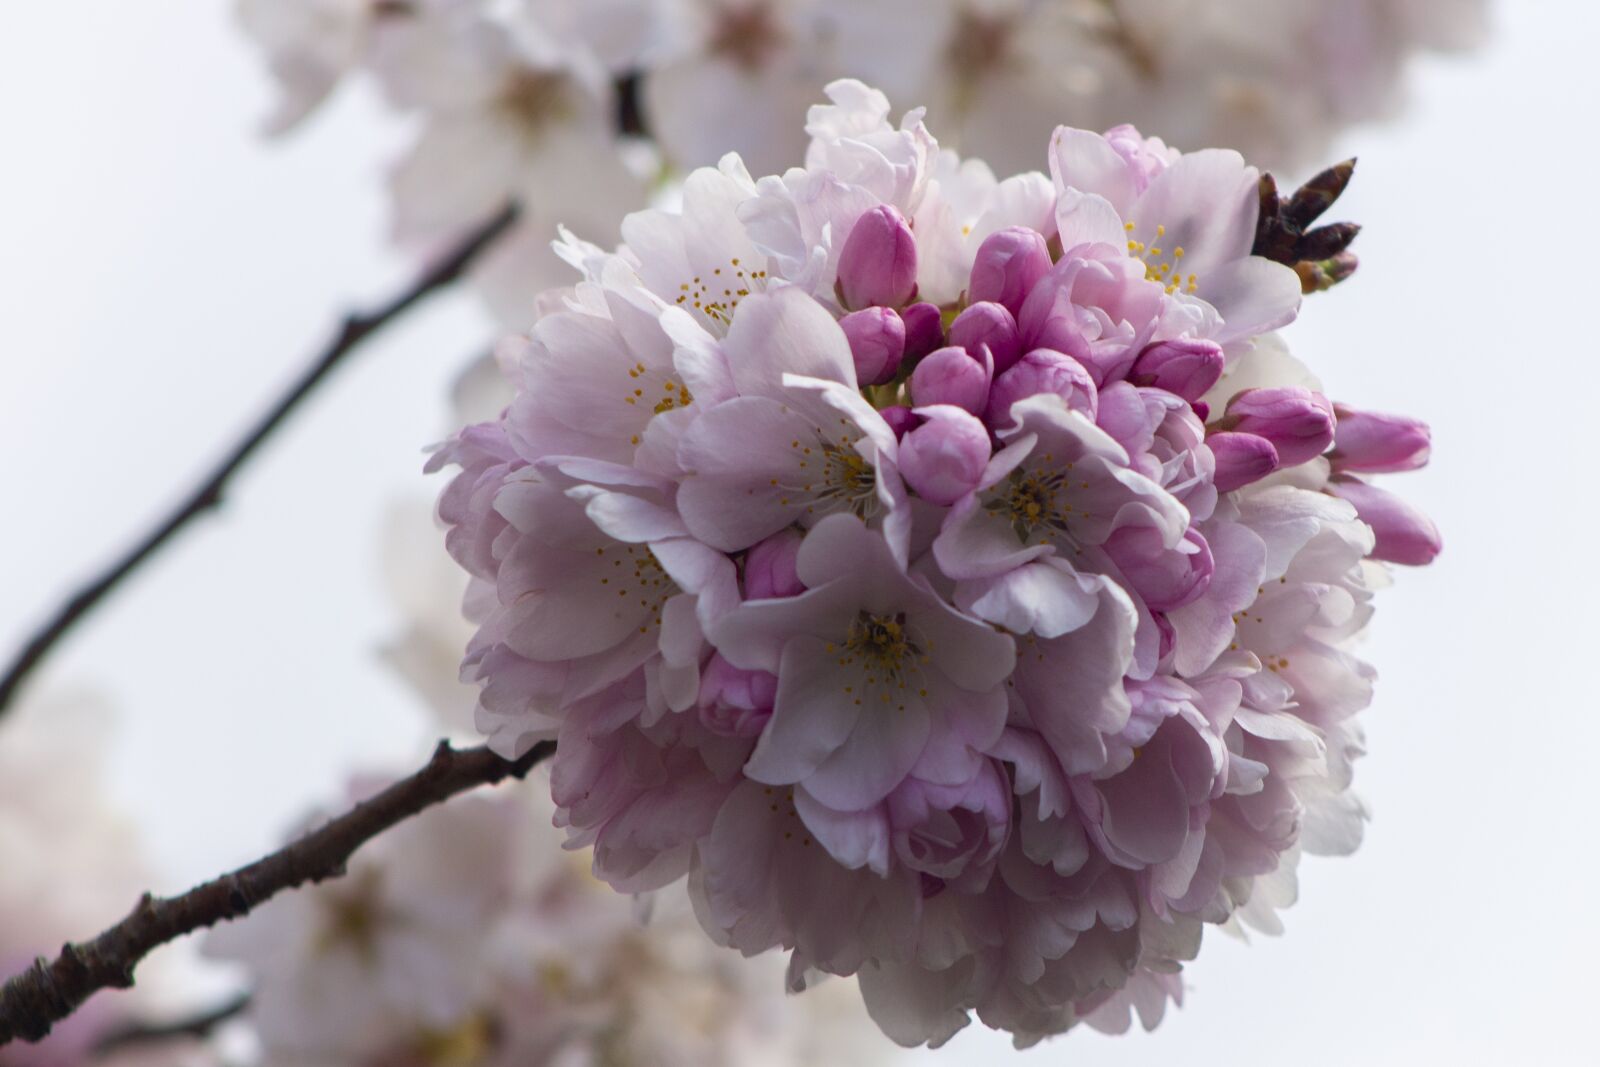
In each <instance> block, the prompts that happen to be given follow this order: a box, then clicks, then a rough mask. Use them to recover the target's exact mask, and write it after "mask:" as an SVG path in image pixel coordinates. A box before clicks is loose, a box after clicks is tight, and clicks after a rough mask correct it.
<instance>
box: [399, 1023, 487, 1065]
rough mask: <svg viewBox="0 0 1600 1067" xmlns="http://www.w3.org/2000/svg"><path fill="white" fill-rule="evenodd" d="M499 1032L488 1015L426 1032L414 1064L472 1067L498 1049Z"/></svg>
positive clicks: (416, 1053)
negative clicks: (451, 1026)
mask: <svg viewBox="0 0 1600 1067" xmlns="http://www.w3.org/2000/svg"><path fill="white" fill-rule="evenodd" d="M499 1029H500V1028H499V1025H498V1024H497V1022H496V1021H495V1020H494V1019H493V1018H492V1017H490V1016H489V1015H474V1016H471V1017H470V1018H468V1019H466V1020H465V1021H464V1022H462V1023H461V1024H460V1025H459V1026H456V1027H454V1028H452V1029H449V1030H423V1031H422V1033H421V1034H420V1035H419V1036H418V1038H417V1043H416V1048H415V1055H416V1061H415V1062H416V1063H417V1064H418V1065H419V1067H423V1065H425V1067H470V1065H472V1064H475V1063H482V1062H483V1061H484V1060H486V1059H488V1058H489V1057H490V1055H492V1054H493V1053H494V1051H495V1049H496V1048H497V1047H498V1046H499V1044H500V1040H501V1038H500V1033H499ZM401 1062H402V1063H407V1062H410V1061H406V1060H402V1061H401Z"/></svg>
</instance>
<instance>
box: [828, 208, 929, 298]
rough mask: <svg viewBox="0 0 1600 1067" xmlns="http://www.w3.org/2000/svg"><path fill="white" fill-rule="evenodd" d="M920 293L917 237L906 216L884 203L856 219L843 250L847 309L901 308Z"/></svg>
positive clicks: (841, 276) (841, 264) (841, 267)
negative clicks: (918, 289)
mask: <svg viewBox="0 0 1600 1067" xmlns="http://www.w3.org/2000/svg"><path fill="white" fill-rule="evenodd" d="M916 292H917V239H916V237H915V236H913V235H912V233H911V227H910V226H908V225H907V224H906V220H905V216H903V215H901V214H900V212H898V211H896V210H895V209H894V208H892V207H890V206H889V205H888V204H880V205H879V206H877V207H875V208H873V209H872V210H871V211H869V212H867V213H866V214H865V215H862V216H861V217H860V218H859V219H857V220H856V224H855V226H854V227H853V228H852V229H851V230H850V236H849V238H848V239H846V241H845V243H844V249H843V250H842V251H841V252H840V253H839V280H838V295H839V300H840V302H841V303H843V304H844V306H845V307H847V308H865V307H872V306H874V305H881V306H884V307H900V306H901V305H903V304H905V303H907V302H908V301H910V300H911V298H912V297H913V296H915V295H916Z"/></svg>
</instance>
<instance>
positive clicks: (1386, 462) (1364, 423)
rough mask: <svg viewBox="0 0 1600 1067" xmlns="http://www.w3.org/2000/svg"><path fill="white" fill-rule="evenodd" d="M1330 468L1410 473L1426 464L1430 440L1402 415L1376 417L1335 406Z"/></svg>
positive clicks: (1418, 424)
mask: <svg viewBox="0 0 1600 1067" xmlns="http://www.w3.org/2000/svg"><path fill="white" fill-rule="evenodd" d="M1333 410H1334V413H1335V414H1336V415H1337V416H1338V418H1339V425H1338V427H1337V429H1336V430H1335V431H1334V438H1333V454H1332V455H1331V456H1330V457H1329V458H1330V459H1331V460H1332V461H1333V469H1334V470H1340V471H1361V472H1364V473H1369V474H1384V473H1390V472H1395V471H1414V470H1416V469H1418V468H1419V467H1422V466H1423V465H1425V464H1426V463H1427V462H1428V454H1429V452H1430V451H1431V450H1432V448H1433V438H1432V436H1431V435H1430V434H1429V433H1428V427H1427V425H1426V424H1424V423H1421V422H1418V421H1417V420H1416V419H1412V418H1407V417H1406V416H1404V415H1379V414H1377V413H1376V412H1371V411H1360V410H1357V409H1355V408H1347V407H1345V406H1343V405H1335V406H1334V409H1333Z"/></svg>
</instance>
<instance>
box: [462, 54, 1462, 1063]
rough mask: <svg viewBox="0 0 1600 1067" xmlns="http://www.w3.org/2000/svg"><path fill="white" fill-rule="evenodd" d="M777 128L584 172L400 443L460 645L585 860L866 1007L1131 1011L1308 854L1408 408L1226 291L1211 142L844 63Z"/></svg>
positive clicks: (1019, 1020) (1338, 781) (936, 1013)
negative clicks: (440, 565)
mask: <svg viewBox="0 0 1600 1067" xmlns="http://www.w3.org/2000/svg"><path fill="white" fill-rule="evenodd" d="M829 96H830V97H831V99H832V102H831V103H830V104H827V105H821V106H817V107H814V108H813V109H812V110H811V112H810V116H809V122H808V124H807V127H806V129H807V131H808V133H809V134H810V136H811V142H810V145H809V148H808V149H807V152H806V156H805V159H806V166H805V167H804V168H798V169H791V170H789V171H787V172H785V173H783V174H782V175H781V176H772V177H763V178H760V179H759V180H757V179H755V178H753V177H752V176H751V175H750V174H749V172H748V171H747V170H746V168H745V166H744V164H743V163H742V162H741V161H740V159H739V158H738V157H737V156H729V157H727V158H725V159H724V160H723V161H722V162H721V164H720V165H719V166H718V167H717V168H715V169H710V168H707V169H702V170H698V171H696V172H694V173H692V174H690V175H689V176H688V178H687V179H686V181H685V183H684V189H683V198H682V210H681V212H667V211H662V210H652V211H645V212H641V213H638V214H634V215H631V216H629V217H628V219H627V220H626V221H625V222H624V224H623V227H622V230H623V235H624V238H625V242H626V243H625V244H624V245H623V246H622V247H621V249H620V250H618V251H617V252H615V253H610V252H606V251H603V250H602V249H600V248H598V247H596V246H594V245H590V244H586V243H584V242H582V241H579V240H578V239H576V238H574V237H570V236H568V237H567V238H566V239H565V240H564V242H563V244H562V246H561V252H562V254H563V255H564V256H565V257H567V258H568V259H569V260H570V261H571V262H572V263H573V264H574V266H576V267H578V268H579V269H580V270H581V271H582V280H581V281H580V282H579V283H578V284H577V285H576V287H575V288H573V289H570V290H567V291H564V292H562V293H555V294H549V295H547V297H546V298H545V300H544V302H543V306H544V308H545V313H544V314H543V315H542V317H540V318H539V320H538V321H537V323H536V324H535V325H534V327H533V329H532V331H531V333H530V334H529V335H528V336H527V337H526V338H524V339H521V340H516V339H514V340H513V341H511V342H508V343H507V344H505V345H503V346H502V348H501V350H500V353H499V354H500V358H501V362H502V364H503V366H504V368H505V370H506V373H507V375H508V377H509V378H510V379H511V381H512V383H513V384H514V385H515V387H516V396H515V399H514V400H513V401H512V403H511V404H510V406H509V407H508V408H507V409H506V411H505V412H504V414H503V415H502V416H501V417H500V418H498V419H494V420H492V421H489V422H485V423H481V424H478V425H474V426H471V427H469V428H467V429H466V430H464V431H463V432H462V433H461V434H460V435H459V436H458V437H457V438H455V439H454V440H452V441H451V442H449V443H448V444H446V445H445V446H444V447H442V448H441V450H440V451H439V453H438V454H437V456H436V458H435V464H436V465H438V466H443V465H446V464H452V465H455V466H457V467H459V468H460V470H459V472H458V473H457V474H456V475H455V477H454V479H453V480H452V481H451V483H450V484H449V486H448V487H447V489H446V490H445V492H444V495H443V497H442V499H441V502H440V508H439V511H440V515H441V517H442V518H443V519H444V521H445V522H446V524H447V526H448V544H449V547H450V550H451V552H452V554H453V555H454V556H455V558H456V559H457V560H458V561H459V562H460V563H461V564H462V565H463V566H464V567H465V568H466V570H467V571H468V572H469V573H470V574H471V575H472V577H473V581H472V584H471V587H470V588H469V591H468V593H467V595H466V598H465V602H466V607H467V610H468V613H469V615H471V617H472V618H473V620H474V621H475V622H476V623H477V624H478V631H477V633H476V635H475V636H474V638H473V640H472V642H471V644H470V646H469V648H468V653H467V658H466V661H465V664H464V667H463V676H464V677H465V678H467V679H469V680H473V681H476V682H477V683H479V684H480V685H481V687H482V692H481V699H480V706H479V710H478V725H479V728H480V729H481V730H482V731H483V732H484V733H485V734H487V735H489V737H490V741H491V744H492V745H494V746H495V747H496V748H497V749H499V750H501V751H502V752H504V753H506V754H508V755H510V754H516V753H520V752H523V751H525V750H526V749H527V747H528V746H529V745H531V744H532V743H533V742H534V741H536V740H538V739H541V738H558V739H559V747H558V750H557V754H556V756H555V761H554V765H553V775H552V785H553V791H554V797H555V801H556V803H557V805H558V807H559V810H558V821H559V822H560V823H561V824H562V825H564V826H565V827H566V828H567V830H568V833H569V835H570V842H571V843H572V844H573V845H574V846H592V847H593V849H594V870H595V873H596V874H597V875H598V876H599V877H601V878H603V879H604V880H606V881H607V882H609V883H610V884H611V885H612V886H614V887H615V888H617V889H619V890H622V891H625V892H633V893H641V892H648V891H651V890H656V889H660V888H662V887H664V886H668V885H672V884H674V883H677V882H679V881H680V880H684V879H686V880H687V884H688V887H689V892H690V894H691V896H692V897H693V899H694V901H695V911H696V915H697V917H698V918H699V920H700V922H701V923H702V925H703V926H704V927H705V929H706V931H707V932H708V933H709V934H710V935H711V937H712V938H713V939H714V940H716V941H718V942H719V943H722V944H726V945H729V946H731V947H733V948H736V949H738V950H740V951H741V952H743V953H745V954H747V955H755V954H759V953H762V952H766V951H768V950H773V949H784V950H789V951H790V968H789V975H788V982H789V985H790V987H791V988H793V989H797V990H798V989H802V988H805V987H806V986H808V985H810V984H811V983H812V981H813V979H814V977H815V976H816V975H817V974H818V973H831V974H838V975H858V976H859V979H860V985H861V990H862V994H863V996H864V999H865V1002H866V1004H867V1007H868V1009H869V1010H870V1011H871V1013H872V1015H873V1017H874V1019H875V1020H876V1021H877V1022H878V1024H879V1025H880V1026H881V1027H882V1029H883V1030H884V1031H885V1032H886V1033H887V1034H889V1035H890V1036H891V1037H893V1038H894V1039H895V1040H897V1041H899V1042H902V1043H905V1044H918V1043H924V1042H926V1043H931V1044H938V1043H940V1042H942V1041H944V1040H946V1039H948V1038H949V1037H950V1035H952V1034H953V1033H954V1032H956V1031H957V1030H958V1029H960V1028H961V1027H962V1026H963V1025H965V1024H966V1023H967V1022H968V1021H969V1020H970V1018H971V1015H972V1014H973V1013H976V1014H977V1016H978V1017H979V1018H981V1019H982V1020H983V1021H984V1022H985V1023H986V1024H988V1025H990V1026H992V1027H996V1028H1001V1029H1004V1030H1008V1031H1010V1032H1012V1033H1013V1034H1014V1035H1015V1036H1016V1039H1017V1041H1018V1042H1019V1043H1028V1042H1031V1041H1034V1040H1037V1039H1038V1038H1039V1037H1041V1036H1044V1035H1048V1034H1053V1033H1058V1032H1060V1031H1063V1030H1065V1029H1067V1028H1069V1027H1070V1026H1072V1025H1073V1024H1074V1023H1076V1022H1077V1021H1079V1020H1087V1021H1088V1022H1089V1023H1091V1024H1092V1025H1095V1026H1099V1027H1103V1028H1108V1029H1120V1028H1123V1027H1126V1026H1127V1025H1128V1024H1129V1021H1130V1018H1131V1014H1132V1013H1134V1012H1137V1014H1138V1015H1139V1016H1140V1018H1141V1019H1142V1021H1143V1022H1144V1023H1145V1025H1147V1026H1149V1025H1154V1023H1155V1022H1156V1021H1157V1020H1159V1018H1160V1017H1161V1014H1162V1012H1163V1010H1164V1007H1165V1005H1166V1003H1167V1001H1168V1000H1169V999H1175V998H1177V997H1179V996H1180V995H1181V990H1182V985H1181V979H1180V971H1181V967H1182V964H1183V962H1184V961H1186V960H1189V959H1191V958H1193V956H1194V954H1195V953H1196V952H1197V951H1198V949H1199V944H1200V937H1201V930H1202V927H1203V925H1204V924H1223V925H1228V924H1233V923H1236V922H1238V921H1243V922H1247V923H1250V924H1252V925H1255V926H1257V927H1260V928H1265V929H1273V928H1274V927H1275V925H1276V919H1275V917H1274V909H1275V908H1276V907H1278V906H1281V905H1283V904H1285V903H1287V902H1289V901H1290V900H1292V898H1293V895H1294V868H1295V863H1296V860H1297V857H1298V856H1299V854H1300V852H1301V851H1302V850H1304V851H1311V852H1322V853H1343V852H1348V851H1349V850H1351V849H1353V848H1354V847H1355V846H1356V844H1357V842H1358V841H1359V839H1360V836H1361V829H1362V822H1363V818H1364V812H1363V809H1362V806H1361V804H1360V802H1359V801H1358V800H1357V799H1356V798H1355V797H1354V796H1353V795H1352V794H1351V793H1350V792H1349V786H1350V779H1351V764H1352V760H1353V759H1354V758H1355V757H1356V756H1357V755H1359V754H1360V752H1361V745H1362V742H1361V734H1360V731H1359V729H1358V727H1357V726H1356V724H1355V722H1354V716H1355V714H1356V713H1357V712H1358V711H1360V710H1361V709H1362V708H1363V707H1365V706H1366V704H1367V703H1368V702H1369V700H1370V698H1371V695H1372V671H1371V669H1370V668H1369V667H1367V666H1366V665H1365V664H1364V663H1362V662H1361V661H1359V660H1358V659H1356V658H1355V657H1354V656H1352V655H1351V654H1350V653H1349V651H1347V649H1346V646H1347V644H1348V643H1349V641H1350V639H1351V638H1353V637H1354V636H1355V635H1356V634H1357V633H1358V632H1359V631H1360V630H1361V629H1362V628H1363V626H1364V625H1365V624H1366V622H1367V619H1368V617H1369V615H1370V612H1371V607H1370V599H1371V592H1372V589H1373V587H1374V585H1375V584H1377V582H1378V580H1379V579H1380V577H1381V565H1380V561H1392V562H1400V563H1410V564H1417V563H1424V562H1427V561H1428V560H1430V559H1431V558H1432V556H1433V554H1434V553H1435V552H1436V551H1437V549H1438V539H1437V534H1436V533H1435V531H1434V530H1433V527H1432V525H1431V524H1430V523H1429V522H1428V521H1427V520H1426V519H1425V518H1423V517H1422V516H1420V515H1419V514H1417V513H1416V512H1415V511H1413V510H1411V509H1410V508H1408V507H1407V506H1406V505H1405V504H1403V503H1402V502H1401V501H1400V500H1399V498H1397V497H1394V496H1392V495H1390V494H1388V493H1387V491H1385V490H1382V489H1378V488H1376V487H1375V486H1373V485H1371V484H1370V483H1369V481H1368V480H1367V475H1368V474H1370V473H1374V472H1386V471H1402V470H1409V469H1413V468H1415V467H1417V466H1420V465H1421V464H1422V463H1424V462H1425V461H1426V459H1427V455H1428V447H1429V446H1428V434H1427V430H1426V427H1424V426H1422V425H1421V424H1420V423H1417V422H1415V421H1413V420H1409V419H1404V418H1398V417H1392V416H1384V415H1377V414H1372V413H1368V412H1364V411H1360V410H1356V409H1350V408H1346V407H1343V406H1335V405H1334V404H1332V403H1331V402H1330V401H1329V400H1328V399H1327V398H1326V397H1325V396H1324V395H1323V393H1322V392H1321V388H1320V386H1319V385H1318V383H1317V381H1316V379H1315V378H1314V377H1313V376H1312V375H1311V373H1310V372H1309V371H1308V370H1307V369H1306V368H1305V367H1303V366H1302V365H1300V364H1299V363H1297V362H1296V361H1295V360H1294V359H1293V358H1292V357H1290V356H1289V354H1288V353H1287V351H1286V349H1285V346H1284V345H1283V343H1282V342H1281V340H1279V339H1278V337H1277V336H1276V335H1275V334H1273V333H1272V331H1273V330H1275V329H1277V328H1278V327H1281V326H1283V325H1285V324H1287V323H1288V322H1290V321H1291V320H1292V319H1293V318H1294V317H1295V316H1296V314H1297V312H1298V309H1299V306H1300V302H1301V290H1302V282H1301V279H1300V278H1299V277H1298V276H1297V275H1296V273H1295V272H1294V271H1293V270H1290V269H1289V268H1287V267H1285V266H1283V265H1280V264H1278V263H1275V262H1271V261H1269V260H1267V259H1265V258H1262V257H1260V256H1256V255H1253V254H1252V249H1253V247H1254V242H1255V240H1256V236H1257V221H1258V214H1259V204H1260V199H1259V195H1258V192H1259V186H1260V174H1259V172H1258V171H1257V170H1256V169H1255V168H1253V167H1251V166H1248V165H1247V164H1246V163H1245V161H1244V160H1243V158H1242V157H1240V156H1239V155H1238V154H1237V153H1235V152H1232V151H1228V150H1206V151H1201V152H1196V153H1191V154H1187V155H1184V154H1180V153H1179V152H1177V151H1175V150H1173V149H1171V148H1168V147H1167V146H1166V145H1164V144H1163V143H1162V142H1161V141H1159V140H1155V139H1146V138H1144V137H1142V136H1141V135H1140V134H1139V133H1138V132H1137V131H1135V130H1134V129H1132V128H1131V127H1127V126H1122V127H1118V128H1115V129H1113V130H1112V131H1111V132H1110V133H1109V134H1106V135H1103V136H1102V135H1100V134H1096V133H1090V132H1086V131H1083V130H1078V129H1072V128H1069V127H1060V128H1058V129H1057V130H1056V131H1055V132H1054V133H1053V134H1051V135H1050V136H1049V137H1048V138H1047V139H1046V140H1045V141H1044V142H1042V143H1041V145H1040V146H1039V147H1040V150H1041V152H1040V156H1041V158H1040V162H1041V163H1043V164H1045V165H1047V166H1048V169H1049V172H1050V176H1049V177H1047V176H1046V175H1045V174H1043V173H1040V172H1037V171H1034V172H1029V173H1023V174H1019V175H1017V176H1015V177H1010V178H1007V179H1005V180H1004V181H997V180H996V179H995V178H994V176H993V175H992V173H991V172H990V171H989V170H988V168H987V167H985V166H983V165H981V164H975V163H972V162H963V161H962V160H961V159H960V158H959V157H958V156H957V155H956V154H955V153H954V152H952V151H949V150H946V149H941V148H940V146H939V145H938V144H937V143H936V142H935V140H934V138H933V137H932V135H931V134H930V133H929V131H928V128H927V127H926V126H925V125H924V124H923V121H922V114H921V113H920V112H913V113H911V114H909V115H907V116H906V118H905V119H904V120H903V122H902V123H901V124H899V125H898V126H895V125H892V124H891V123H890V122H889V119H888V116H889V112H890V107H889V103H888V101H887V99H886V98H885V97H884V96H883V95H882V94H881V93H879V92H877V91H875V90H872V89H869V88H868V87H866V86H865V85H863V84H861V83H859V82H854V81H842V82H838V83H835V84H833V85H831V86H830V87H829Z"/></svg>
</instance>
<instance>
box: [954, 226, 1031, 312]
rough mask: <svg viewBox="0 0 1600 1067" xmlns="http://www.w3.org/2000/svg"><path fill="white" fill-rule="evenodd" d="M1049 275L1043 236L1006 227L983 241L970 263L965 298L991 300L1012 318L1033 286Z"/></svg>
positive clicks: (1024, 228) (1019, 227) (1020, 308)
mask: <svg viewBox="0 0 1600 1067" xmlns="http://www.w3.org/2000/svg"><path fill="white" fill-rule="evenodd" d="M1048 273H1050V249H1049V248H1048V247H1046V246H1045V242H1044V235H1043V234H1041V233H1040V232H1039V231H1038V230H1032V229H1029V228H1028V227H1026V226H1009V227H1007V228H1006V229H1003V230H997V231H995V232H994V233H991V234H990V235H989V236H988V237H985V238H984V239H983V244H981V245H979V246H978V254H977V256H976V257H974V259H973V261H972V278H971V281H970V282H968V284H967V299H968V300H971V301H975V302H976V301H980V300H992V301H994V302H995V303H997V304H1003V305H1005V309H1006V310H1007V311H1009V312H1011V314H1012V315H1013V316H1014V315H1016V314H1017V312H1019V311H1021V310H1022V302H1023V301H1024V300H1025V299H1027V296H1028V293H1029V291H1030V290H1032V289H1033V286H1034V283H1035V282H1037V281H1038V280H1039V279H1040V278H1043V277H1044V276H1045V275H1046V274H1048Z"/></svg>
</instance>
